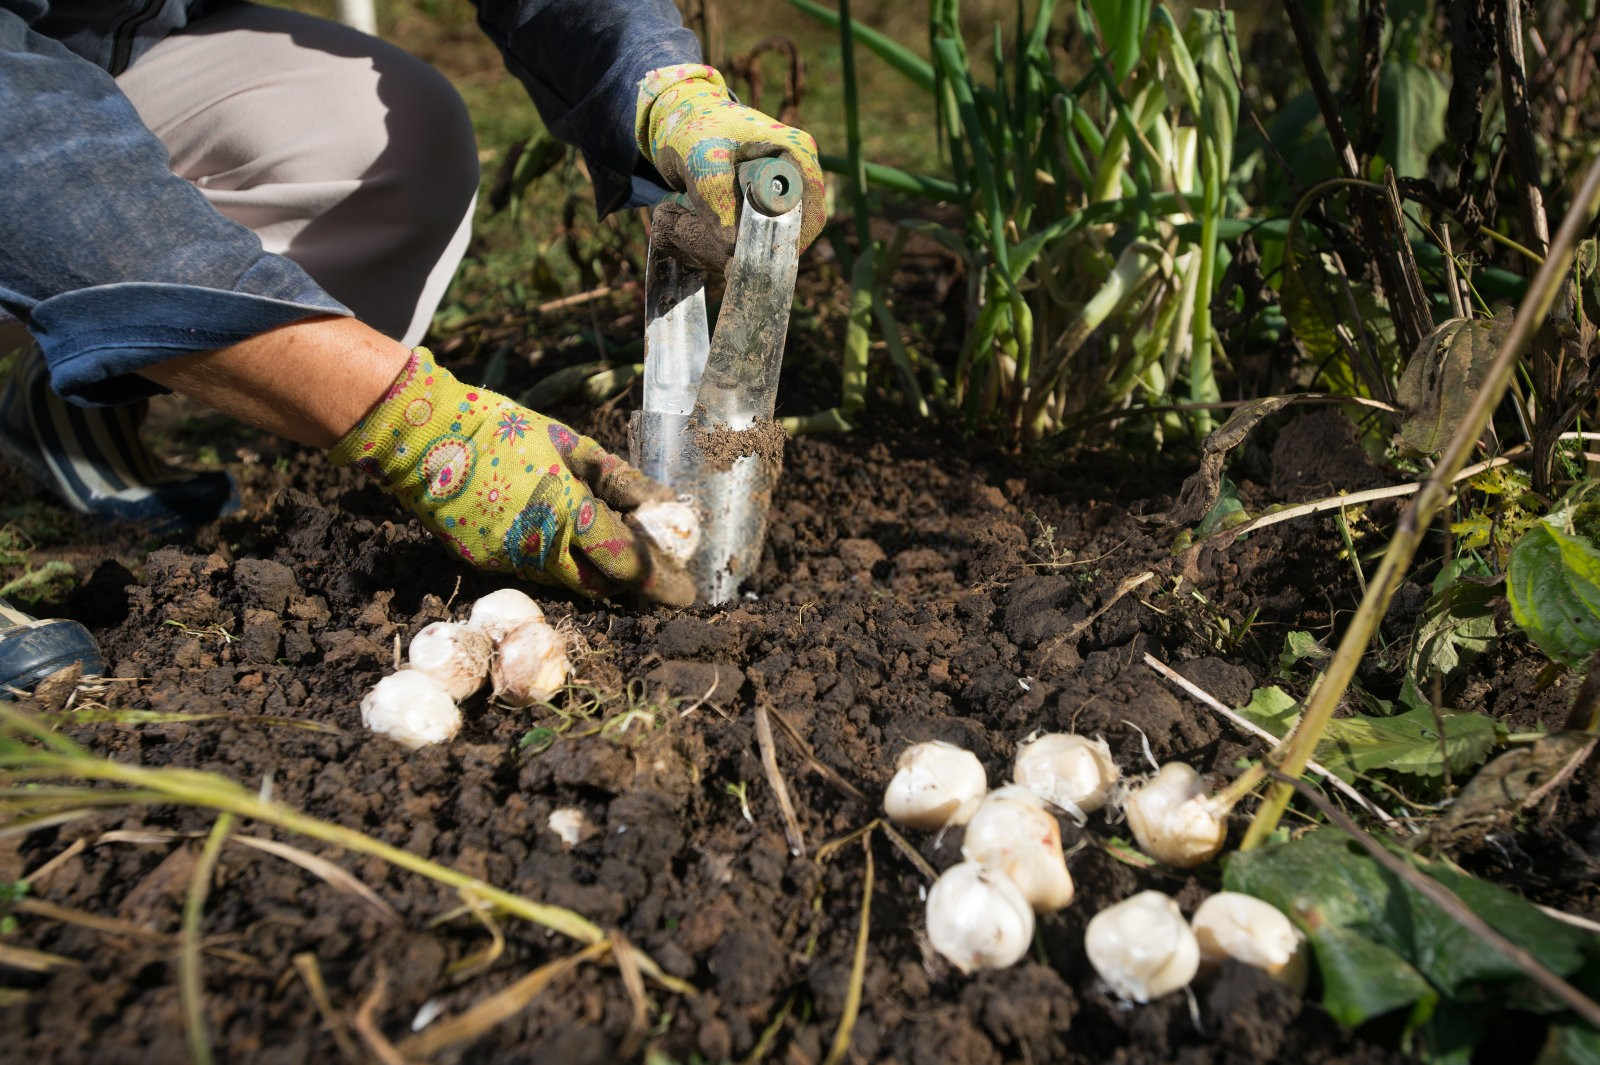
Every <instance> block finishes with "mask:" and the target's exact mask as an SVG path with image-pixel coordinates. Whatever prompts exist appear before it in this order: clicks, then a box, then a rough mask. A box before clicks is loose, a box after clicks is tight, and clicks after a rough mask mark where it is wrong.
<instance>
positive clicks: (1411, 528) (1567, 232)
mask: <svg viewBox="0 0 1600 1065" xmlns="http://www.w3.org/2000/svg"><path fill="white" fill-rule="evenodd" d="M1597 206H1600V156H1597V157H1596V158H1595V159H1594V160H1593V161H1592V162H1591V163H1590V164H1589V169H1588V171H1587V172H1586V173H1585V174H1584V177H1583V184H1582V186H1581V187H1580V188H1579V190H1578V193H1577V195H1576V196H1574V197H1573V201H1572V207H1571V209H1570V210H1569V211H1568V212H1567V217H1566V218H1565V219H1564V220H1563V221H1562V223H1561V229H1560V231H1559V232H1557V234H1556V236H1555V239H1554V240H1553V241H1552V242H1551V245H1550V251H1549V254H1548V256H1547V257H1546V259H1545V261H1544V264H1543V265H1542V266H1540V267H1539V272H1538V273H1537V274H1535V275H1534V278H1533V282H1532V283H1531V284H1530V285H1529V287H1528V295H1527V297H1526V298H1525V299H1524V300H1523V301H1522V305H1521V306H1520V307H1518V308H1517V315H1516V318H1515V320H1514V321H1513V322H1512V325H1511V329H1510V330H1509V331H1508V332H1507V334H1506V337H1505V339H1504V340H1503V341H1502V342H1501V344H1500V350H1499V351H1498V352H1496V354H1495V358H1494V362H1493V363H1492V364H1490V366H1489V368H1488V370H1487V371H1486V372H1485V374H1484V379H1483V384H1482V385H1481V386H1480V388H1479V391H1478V394H1477V395H1476V396H1475V397H1474V398H1473V401H1472V406H1471V407H1469V408H1468V409H1467V412H1466V414H1465V415H1464V416H1463V417H1462V420H1461V424H1460V426H1459V427H1458V428H1457V429H1456V432H1455V435H1454V436H1452V437H1451V439H1450V444H1449V446H1448V447H1447V448H1446V449H1445V451H1444V454H1443V455H1441V456H1440V457H1439V462H1438V465H1437V466H1435V467H1434V469H1433V474H1432V476H1430V477H1429V478H1428V481H1427V483H1426V484H1424V485H1423V486H1422V490H1421V491H1420V492H1418V493H1417V495H1416V498H1415V499H1413V500H1412V502H1411V504H1410V506H1408V507H1407V508H1406V511H1405V513H1404V514H1402V515H1401V518H1400V524H1399V527H1398V528H1397V529H1396V530H1395V534H1394V537H1393V539H1391V540H1390V541H1389V548H1388V550H1387V551H1385V552H1384V556H1383V561H1382V562H1381V563H1380V564H1379V566H1378V571H1377V573H1375V574H1374V575H1373V577H1372V580H1371V584H1370V585H1369V586H1368V588H1367V594H1366V595H1365V596H1363V597H1362V599H1361V605H1360V607H1359V608H1358V609H1357V610H1356V613H1355V617H1353V618H1351V620H1350V625H1349V627H1348V628H1347V629H1345V632H1344V636H1343V637H1342V638H1341V639H1340V641H1339V649H1338V651H1336V652H1335V653H1334V656H1333V659H1332V661H1330V662H1329V663H1328V668H1327V669H1326V671H1325V672H1324V673H1323V674H1322V676H1321V677H1320V678H1319V679H1318V681H1317V684H1316V687H1315V689H1314V690H1313V691H1312V693H1311V697H1310V698H1309V699H1308V700H1307V701H1306V706H1305V709H1304V710H1303V711H1302V712H1301V715H1300V722H1299V724H1297V725H1296V726H1295V729H1294V731H1293V732H1292V733H1290V735H1289V736H1288V737H1286V738H1285V739H1284V741H1283V743H1281V744H1280V745H1279V746H1278V748H1277V751H1278V752H1281V753H1280V754H1279V756H1278V757H1277V758H1275V759H1274V761H1275V762H1276V763H1277V765H1278V768H1279V770H1280V771H1281V772H1282V773H1283V775H1284V776H1287V777H1291V778H1293V777H1298V776H1300V774H1301V773H1303V772H1304V771H1305V767H1306V762H1307V761H1308V760H1309V759H1310V758H1311V753H1312V751H1314V750H1315V749H1316V746H1317V744H1318V743H1319V742H1320V741H1321V739H1322V734H1323V732H1324V731H1325V730H1326V729H1327V727H1328V722H1329V720H1331V719H1332V717H1333V711H1334V709H1335V708H1336V707H1337V706H1338V705H1339V700H1340V699H1342V698H1343V697H1344V694H1345V691H1346V690H1347V689H1348V688H1349V686H1350V678H1351V677H1353V676H1354V675H1355V670H1356V666H1357V665H1358V664H1359V663H1360V661H1361V658H1362V656H1363V655H1364V654H1365V652H1366V648H1367V644H1368V643H1369V642H1370V641H1371V640H1372V636H1373V633H1375V632H1376V631H1377V628H1378V623H1379V622H1380V621H1381V620H1382V618H1383V615H1384V612H1385V611H1386V610H1387V609H1388V606H1389V600H1390V599H1391V598H1392V597H1393V596H1394V592H1395V589H1397V588H1398V587H1399V586H1400V582H1401V580H1402V579H1403V578H1404V577H1405V571H1406V567H1407V566H1409V565H1410V563H1411V559H1412V558H1413V557H1414V556H1415V555H1416V552H1417V548H1418V546H1419V545H1420V544H1421V542H1422V536H1423V533H1424V532H1426V530H1427V528H1428V526H1429V525H1430V524H1431V523H1432V521H1433V518H1434V516H1435V515H1436V514H1437V513H1438V512H1439V510H1440V509H1441V508H1442V507H1443V506H1444V505H1445V503H1446V502H1447V501H1448V500H1449V498H1450V488H1451V484H1452V482H1453V480H1454V478H1455V475H1456V473H1457V472H1458V471H1459V470H1460V469H1461V468H1462V466H1464V465H1466V461H1467V459H1468V458H1469V457H1470V456H1471V454H1472V450H1473V448H1475V447H1476V446H1477V443H1478V438H1479V437H1480V436H1482V435H1483V431H1484V428H1485V427H1486V426H1487V425H1488V424H1489V419H1490V418H1491V417H1492V416H1493V414H1494V410H1495V408H1496V407H1497V406H1499V404H1500V400H1501V399H1502V398H1503V397H1504V396H1505V392H1506V388H1507V386H1508V385H1509V384H1510V383H1511V378H1512V374H1513V372H1514V371H1515V370H1516V367H1517V360H1518V358H1519V357H1520V356H1521V354H1522V350H1523V348H1524V347H1526V346H1527V343H1528V340H1529V338H1531V337H1532V336H1533V333H1534V331H1535V330H1537V329H1538V328H1539V327H1540V326H1541V325H1542V324H1543V323H1544V319H1545V316H1546V315H1547V314H1548V313H1549V311H1550V304H1551V302H1552V301H1553V300H1554V298H1555V295H1556V291H1557V290H1558V289H1559V288H1560V287H1561V285H1562V284H1563V283H1564V282H1565V281H1566V278H1567V272H1568V270H1569V269H1570V267H1571V265H1572V257H1573V249H1574V248H1575V247H1576V245H1577V241H1578V236H1579V234H1580V233H1582V232H1583V230H1584V228H1585V227H1586V226H1587V225H1588V224H1589V220H1590V219H1591V218H1592V217H1593V216H1594V213H1595V209H1596V207H1597ZM1293 794H1294V786H1293V784H1292V783H1283V782H1278V783H1274V784H1273V785H1272V788H1271V789H1270V790H1269V791H1268V792H1267V796H1266V799H1265V800H1264V801H1263V802H1262V804H1261V808H1260V809H1259V810H1257V811H1256V816H1255V819H1254V820H1252V821H1251V822H1250V829H1249V831H1247V832H1246V833H1245V837H1244V842H1243V843H1242V844H1241V845H1240V846H1241V849H1243V850H1249V849H1251V848H1253V847H1258V846H1260V845H1261V844H1262V843H1263V842H1265V841H1266V839H1267V837H1268V836H1270V835H1271V834H1272V832H1273V831H1274V830H1276V828H1277V827H1278V820H1279V818H1281V817H1282V816H1283V811H1284V809H1285V808H1286V807H1287V806H1288V804H1289V798H1290V796H1292V795H1293Z"/></svg>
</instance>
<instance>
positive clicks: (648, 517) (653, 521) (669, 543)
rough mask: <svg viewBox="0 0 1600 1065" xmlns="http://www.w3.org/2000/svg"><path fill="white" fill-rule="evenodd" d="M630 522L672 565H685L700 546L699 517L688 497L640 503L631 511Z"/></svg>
mask: <svg viewBox="0 0 1600 1065" xmlns="http://www.w3.org/2000/svg"><path fill="white" fill-rule="evenodd" d="M633 520H634V521H637V522H638V523H639V527H640V528H641V529H643V530H644V531H645V535H647V536H649V537H650V539H651V540H652V541H653V542H654V543H655V545H656V546H657V547H659V548H661V550H662V551H663V552H665V553H666V555H667V557H668V558H670V559H672V560H673V561H674V562H679V563H687V562H688V561H689V559H691V558H692V557H694V552H695V549H696V548H698V547H699V546H700V514H699V512H697V511H696V510H695V508H694V502H693V500H692V499H690V497H688V496H679V497H678V498H677V499H668V500H666V501H664V502H658V503H641V504H639V506H637V507H635V508H634V509H633Z"/></svg>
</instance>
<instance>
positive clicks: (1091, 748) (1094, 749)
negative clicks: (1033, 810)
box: [1011, 732, 1122, 815]
mask: <svg viewBox="0 0 1600 1065" xmlns="http://www.w3.org/2000/svg"><path fill="white" fill-rule="evenodd" d="M1011 772H1012V778H1013V779H1014V780H1015V781H1016V782H1017V783H1018V784H1021V785H1022V786H1023V787H1025V788H1027V789H1028V790H1029V791H1031V792H1033V793H1034V794H1035V795H1037V796H1039V798H1041V799H1043V800H1044V801H1045V802H1050V803H1054V804H1055V805H1057V806H1059V807H1061V808H1062V809H1063V810H1066V811H1068V812H1069V813H1073V814H1074V815H1076V814H1077V813H1078V812H1080V811H1081V812H1082V813H1086V814H1090V813H1094V812H1095V811H1096V810H1098V809H1100V808H1101V807H1102V806H1104V805H1105V804H1106V802H1107V801H1108V800H1109V799H1110V798H1111V791H1112V789H1113V788H1115V787H1116V784H1117V781H1118V779H1120V777H1121V775H1122V774H1121V773H1120V772H1119V771H1118V769H1117V763H1116V762H1115V761H1113V760H1112V758H1111V747H1110V745H1109V744H1107V743H1106V741H1105V740H1092V739H1090V738H1089V737H1087V736H1075V735H1073V734H1072V733H1070V732H1051V733H1046V734H1045V735H1043V736H1038V737H1036V738H1034V739H1032V740H1029V741H1027V742H1026V743H1024V744H1022V746H1020V747H1018V748H1017V760H1016V762H1015V764H1014V765H1013V767H1012V771H1011Z"/></svg>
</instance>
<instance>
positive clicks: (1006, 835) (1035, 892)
mask: <svg viewBox="0 0 1600 1065" xmlns="http://www.w3.org/2000/svg"><path fill="white" fill-rule="evenodd" d="M961 857H963V858H965V859H966V860H967V861H969V862H977V863H978V864H980V865H983V866H986V867H988V868H990V869H993V870H994V871H996V872H998V873H1001V874H1003V875H1005V876H1007V877H1010V878H1011V881H1012V883H1014V884H1016V885H1017V887H1018V888H1020V889H1021V891H1022V895H1023V897H1024V898H1026V899H1027V900H1028V905H1030V906H1032V907H1033V909H1034V911H1035V912H1037V913H1052V912H1054V911H1056V910H1059V909H1061V908H1062V907H1063V906H1065V905H1067V904H1068V903H1069V902H1071V901H1072V876H1071V875H1070V874H1069V873H1068V872H1067V859H1066V856H1065V855H1064V854H1062V853H1061V826H1060V825H1059V824H1057V823H1056V819H1055V815H1053V814H1052V813H1050V811H1049V810H1046V809H1045V808H1044V806H1043V804H1041V803H1040V802H1039V798H1038V796H1036V795H1034V793H1033V792H1031V791H1029V790H1028V789H1027V788H1024V787H1022V786H1021V785H1017V784H1013V785H1011V786H1009V787H1004V788H996V789H995V790H994V791H991V792H990V793H989V794H988V795H986V796H984V799H983V802H982V803H980V804H979V805H978V809H977V812H975V813H974V814H973V815H972V820H970V821H968V822H967V831H966V835H965V836H964V837H963V839H962V841H961Z"/></svg>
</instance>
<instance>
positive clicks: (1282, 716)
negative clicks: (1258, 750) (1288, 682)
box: [1239, 684, 1300, 737]
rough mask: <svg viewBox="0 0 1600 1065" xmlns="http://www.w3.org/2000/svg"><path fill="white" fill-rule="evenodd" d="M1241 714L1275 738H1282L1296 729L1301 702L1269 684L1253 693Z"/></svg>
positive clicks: (1240, 711) (1240, 709) (1242, 708)
mask: <svg viewBox="0 0 1600 1065" xmlns="http://www.w3.org/2000/svg"><path fill="white" fill-rule="evenodd" d="M1239 713H1241V714H1243V715H1244V716H1245V717H1247V718H1249V719H1250V720H1251V721H1252V722H1254V723H1255V724H1257V725H1260V726H1261V727H1262V728H1264V729H1266V730H1267V731H1268V732H1270V733H1272V734H1273V735H1274V736H1279V737H1282V736H1283V735H1285V734H1286V733H1287V732H1288V731H1289V730H1290V729H1291V728H1293V727H1294V721H1295V718H1296V717H1297V716H1299V713H1300V701H1299V700H1298V699H1296V698H1295V697H1294V696H1292V695H1290V694H1289V693H1288V692H1286V691H1284V690H1283V689H1282V688H1280V687H1278V686H1277V685H1276V684H1269V685H1267V686H1266V687H1263V688H1257V689H1256V690H1255V691H1253V692H1251V693H1250V701H1249V702H1248V703H1246V704H1245V705H1244V706H1242V707H1240V708H1239Z"/></svg>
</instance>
